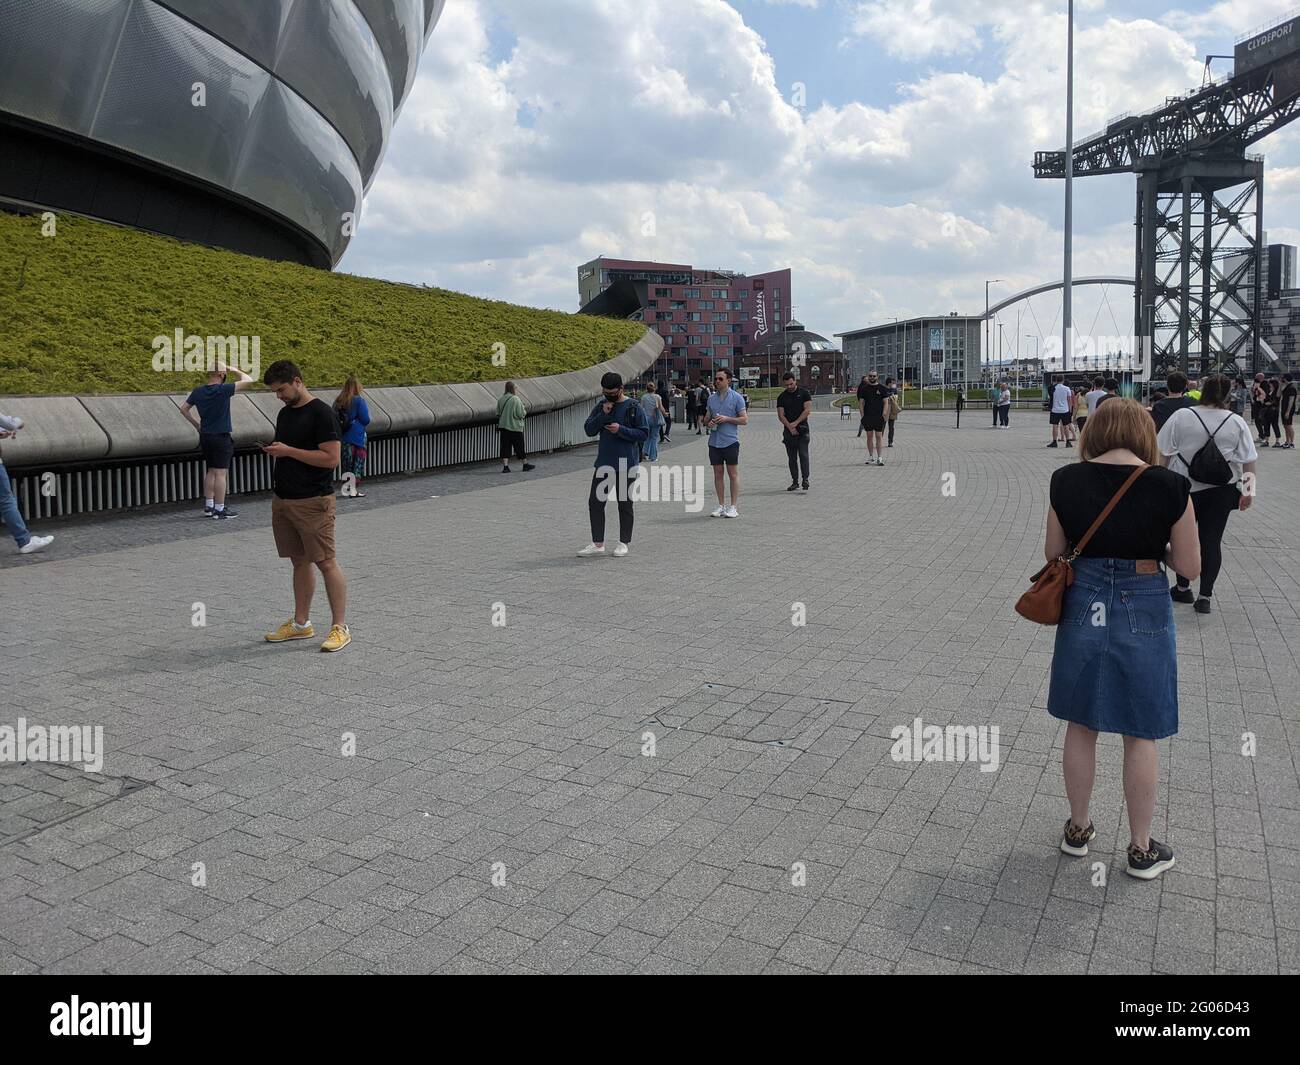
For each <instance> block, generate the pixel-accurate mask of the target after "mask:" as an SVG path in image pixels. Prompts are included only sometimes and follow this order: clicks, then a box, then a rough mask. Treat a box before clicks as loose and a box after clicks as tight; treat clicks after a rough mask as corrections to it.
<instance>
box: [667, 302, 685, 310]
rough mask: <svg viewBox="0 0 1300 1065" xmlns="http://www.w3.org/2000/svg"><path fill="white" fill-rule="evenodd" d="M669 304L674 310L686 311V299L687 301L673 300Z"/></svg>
mask: <svg viewBox="0 0 1300 1065" xmlns="http://www.w3.org/2000/svg"><path fill="white" fill-rule="evenodd" d="M668 306H669V307H671V308H672V309H673V310H675V311H684V310H686V301H685V300H673V301H672V302H671V303H669V304H668Z"/></svg>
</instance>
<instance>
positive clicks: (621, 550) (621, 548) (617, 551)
mask: <svg viewBox="0 0 1300 1065" xmlns="http://www.w3.org/2000/svg"><path fill="white" fill-rule="evenodd" d="M626 554H627V544H624V543H619V544H615V545H614V557H615V558H622V557H623V556H624V555H626Z"/></svg>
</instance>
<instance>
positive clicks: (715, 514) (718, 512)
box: [709, 507, 727, 518]
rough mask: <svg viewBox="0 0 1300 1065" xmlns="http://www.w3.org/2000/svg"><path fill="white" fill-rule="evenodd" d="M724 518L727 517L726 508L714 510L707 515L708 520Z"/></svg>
mask: <svg viewBox="0 0 1300 1065" xmlns="http://www.w3.org/2000/svg"><path fill="white" fill-rule="evenodd" d="M726 516H727V508H726V507H717V508H715V509H714V511H713V513H712V514H710V515H709V517H710V518H725V517H726Z"/></svg>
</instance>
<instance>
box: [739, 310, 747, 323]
mask: <svg viewBox="0 0 1300 1065" xmlns="http://www.w3.org/2000/svg"><path fill="white" fill-rule="evenodd" d="M740 320H741V321H742V322H748V321H749V312H748V311H741V312H740Z"/></svg>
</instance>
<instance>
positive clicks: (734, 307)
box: [727, 300, 740, 311]
mask: <svg viewBox="0 0 1300 1065" xmlns="http://www.w3.org/2000/svg"><path fill="white" fill-rule="evenodd" d="M727 310H729V311H738V310H740V300H728V301H727Z"/></svg>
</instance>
